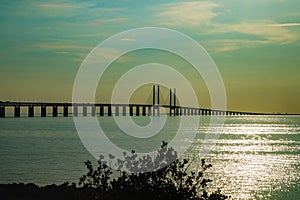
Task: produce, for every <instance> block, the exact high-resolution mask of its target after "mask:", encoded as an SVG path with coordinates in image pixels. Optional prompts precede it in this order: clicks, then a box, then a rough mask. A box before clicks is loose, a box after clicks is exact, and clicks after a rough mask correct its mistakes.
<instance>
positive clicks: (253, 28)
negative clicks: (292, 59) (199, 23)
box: [200, 20, 300, 52]
mask: <svg viewBox="0 0 300 200" xmlns="http://www.w3.org/2000/svg"><path fill="white" fill-rule="evenodd" d="M296 26H300V24H298V23H285V24H278V23H275V22H273V21H266V20H255V21H253V20H252V21H244V22H240V23H235V24H218V23H214V24H213V25H212V26H211V27H210V28H209V29H206V30H205V32H204V33H203V32H201V33H200V34H204V35H218V37H219V38H220V37H222V36H223V39H218V40H214V41H213V40H210V41H209V42H207V44H208V46H209V48H210V49H212V50H213V51H216V52H224V51H232V50H238V49H241V48H251V47H256V46H259V45H266V44H279V45H281V44H291V43H294V42H296V41H298V40H299V37H300V36H299V34H297V33H296V32H293V31H291V30H289V29H288V27H296ZM226 34H230V35H231V38H232V35H233V34H236V36H237V35H238V34H239V37H237V39H228V38H226ZM241 37H242V38H243V39H240V38H241ZM238 38H239V39H238Z"/></svg>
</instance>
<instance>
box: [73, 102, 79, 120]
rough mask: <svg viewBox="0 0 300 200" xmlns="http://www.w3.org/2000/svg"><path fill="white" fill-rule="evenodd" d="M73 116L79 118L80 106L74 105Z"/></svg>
mask: <svg viewBox="0 0 300 200" xmlns="http://www.w3.org/2000/svg"><path fill="white" fill-rule="evenodd" d="M73 116H74V117H78V106H77V105H73Z"/></svg>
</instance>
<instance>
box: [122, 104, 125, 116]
mask: <svg viewBox="0 0 300 200" xmlns="http://www.w3.org/2000/svg"><path fill="white" fill-rule="evenodd" d="M122 110H123V111H122V115H123V116H126V106H123V107H122Z"/></svg>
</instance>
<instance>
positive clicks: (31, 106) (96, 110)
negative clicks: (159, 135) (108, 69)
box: [0, 86, 264, 118]
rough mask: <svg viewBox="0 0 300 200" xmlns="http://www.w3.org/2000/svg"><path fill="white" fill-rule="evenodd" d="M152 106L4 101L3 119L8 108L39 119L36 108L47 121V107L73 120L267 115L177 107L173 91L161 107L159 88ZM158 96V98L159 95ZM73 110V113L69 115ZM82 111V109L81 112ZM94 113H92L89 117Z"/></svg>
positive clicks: (1, 103) (1, 104)
mask: <svg viewBox="0 0 300 200" xmlns="http://www.w3.org/2000/svg"><path fill="white" fill-rule="evenodd" d="M152 94H153V95H152V96H153V97H152V98H153V99H152V104H107V103H95V104H92V103H51V102H10V101H0V117H1V118H4V117H5V114H6V107H13V108H14V112H13V114H14V115H13V116H14V117H20V116H21V107H27V114H28V115H27V116H28V117H34V116H35V112H34V111H35V107H40V112H39V114H40V116H41V117H46V116H47V114H48V115H49V113H47V107H52V113H51V115H52V116H53V117H58V116H59V112H58V111H59V109H58V108H59V107H60V108H62V109H63V112H62V116H64V117H68V116H69V114H71V113H72V114H73V116H75V117H76V116H96V115H99V116H112V115H115V116H120V115H121V116H126V115H128V114H129V115H130V116H158V115H160V114H162V113H161V112H160V108H162V107H164V108H165V109H166V111H169V113H166V114H169V115H170V116H193V115H204V116H205V115H226V116H229V115H264V113H253V112H241V111H228V110H212V109H206V108H195V107H188V106H179V105H176V100H177V99H176V89H174V90H173V91H172V89H170V95H169V104H168V105H166V104H162V105H161V104H160V103H159V102H160V93H159V86H157V90H156V87H155V86H153V93H152ZM156 94H157V95H156ZM69 108H72V112H69ZM78 108H82V112H79V109H78ZM88 110H90V113H88Z"/></svg>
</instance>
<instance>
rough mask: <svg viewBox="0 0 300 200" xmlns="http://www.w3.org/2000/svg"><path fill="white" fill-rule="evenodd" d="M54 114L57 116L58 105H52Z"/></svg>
mask: <svg viewBox="0 0 300 200" xmlns="http://www.w3.org/2000/svg"><path fill="white" fill-rule="evenodd" d="M52 116H53V117H57V106H53V107H52Z"/></svg>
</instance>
